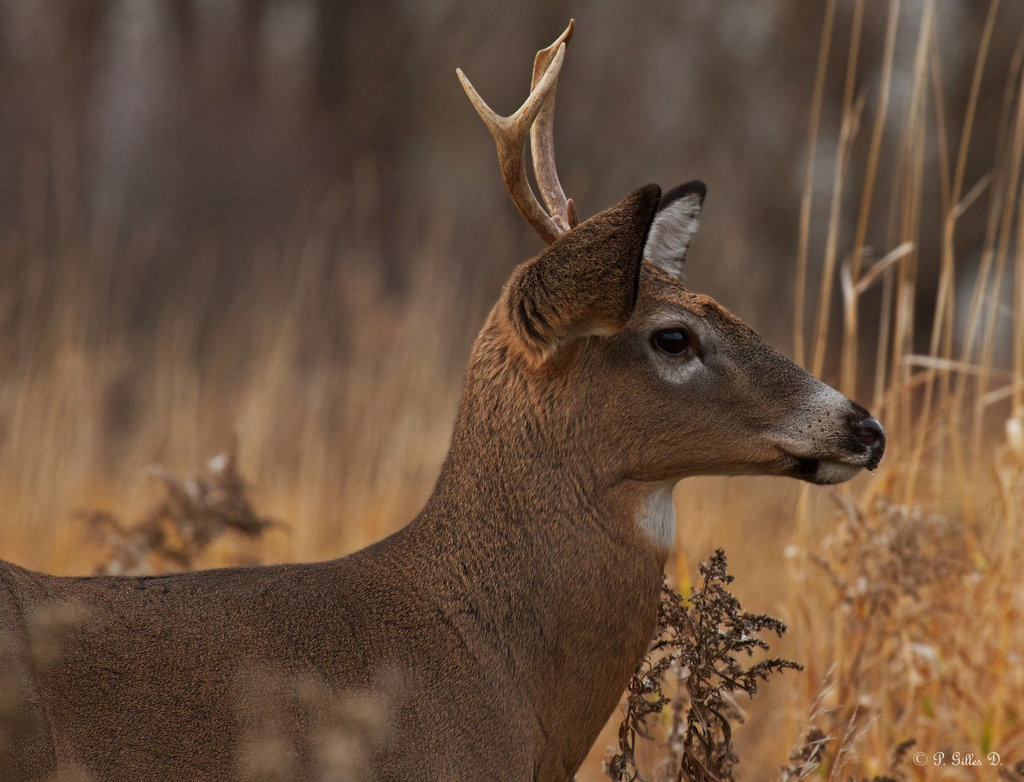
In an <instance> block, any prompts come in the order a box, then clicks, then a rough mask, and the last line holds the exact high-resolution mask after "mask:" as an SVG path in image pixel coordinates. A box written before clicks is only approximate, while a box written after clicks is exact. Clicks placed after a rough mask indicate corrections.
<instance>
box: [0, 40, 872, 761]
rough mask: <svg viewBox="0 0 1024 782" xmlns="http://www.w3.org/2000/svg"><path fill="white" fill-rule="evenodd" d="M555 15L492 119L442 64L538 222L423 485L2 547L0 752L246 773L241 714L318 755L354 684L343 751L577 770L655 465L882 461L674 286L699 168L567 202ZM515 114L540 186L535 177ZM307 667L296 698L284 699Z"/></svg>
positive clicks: (640, 646)
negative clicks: (79, 567)
mask: <svg viewBox="0 0 1024 782" xmlns="http://www.w3.org/2000/svg"><path fill="white" fill-rule="evenodd" d="M571 31H572V26H571V25H570V28H569V29H568V30H566V32H565V33H564V34H563V35H562V36H561V37H560V38H559V39H558V41H556V42H555V44H553V45H552V46H551V47H549V48H548V49H545V50H543V51H541V52H540V53H538V56H537V61H536V65H535V71H534V79H533V81H534V90H533V92H532V94H531V96H530V98H529V99H528V100H527V102H526V103H525V104H524V106H523V107H522V109H520V111H519V112H518V113H517V114H516V115H514V116H513V117H511V118H502V117H498V116H496V115H495V114H494V113H493V112H491V111H490V109H488V108H487V107H486V105H485V104H484V103H483V101H482V100H481V99H480V98H479V96H478V95H477V94H476V92H475V90H473V88H472V87H471V86H470V85H469V82H468V81H467V80H466V79H465V77H464V76H462V74H461V72H460V77H461V78H462V81H463V85H464V86H465V88H466V91H467V93H468V94H469V96H470V98H471V99H472V101H473V105H474V106H475V107H476V109H477V111H478V112H479V113H480V114H481V116H482V117H483V118H484V119H485V121H486V122H487V125H488V127H489V128H490V129H491V132H492V134H493V135H494V137H495V139H496V142H497V145H498V151H499V159H500V161H501V168H502V173H503V175H504V178H505V182H506V184H507V185H508V187H509V190H510V191H511V193H512V196H513V199H514V201H515V203H516V206H517V207H518V208H519V209H520V211H521V212H522V213H523V214H524V215H525V216H526V217H527V219H528V220H529V222H530V224H531V225H533V227H534V228H535V229H536V230H537V231H538V233H540V235H541V236H542V237H543V238H544V239H545V240H546V241H548V242H549V243H550V247H548V248H547V249H545V250H544V251H543V252H542V253H541V254H540V255H538V256H537V257H536V258H534V259H532V260H530V261H527V262H525V263H523V264H522V265H520V266H519V267H518V268H517V269H516V270H515V272H514V273H513V275H512V277H511V279H510V280H509V281H508V283H507V284H506V286H505V288H504V290H503V291H502V293H501V296H500V298H499V299H498V302H497V304H496V305H495V306H494V308H493V310H492V311H491V313H490V315H489V317H488V318H487V321H486V323H485V324H484V326H483V330H482V331H481V332H480V335H479V337H478V338H477V340H476V344H475V346H474V348H473V351H472V356H471V358H470V362H469V368H468V370H467V373H466V381H465V391H464V393H463V396H462V401H461V404H460V406H459V411H458V416H457V418H456V421H455V429H454V433H453V435H452V440H451V447H450V450H449V452H448V456H447V458H446V459H445V461H444V465H443V467H442V469H441V475H440V477H439V478H438V481H437V485H436V488H435V489H434V492H433V495H432V496H431V498H430V499H429V501H428V502H427V504H426V506H425V507H424V508H423V510H422V512H421V513H420V514H419V515H418V516H417V517H416V518H415V519H414V520H413V521H412V522H411V523H409V525H408V526H406V527H405V528H403V529H401V530H400V531H398V532H396V533H395V534H394V535H392V536H391V537H389V538H387V539H386V540H382V541H380V542H379V543H376V544H374V545H372V546H370V547H369V548H367V549H364V550H362V551H359V552H357V553H355V554H352V555H351V556H348V557H345V558H344V559H339V560H334V561H331V562H319V563H313V564H293V565H279V566H273V567H254V568H236V569H226V570H212V571H205V572H197V573H186V574H182V575H173V576H162V577H150V578H113V577H98V578H57V577H53V576H48V575H42V574H38V573H32V572H28V571H25V570H22V569H20V568H18V567H16V566H14V565H9V564H6V563H2V564H0V654H3V660H2V666H3V667H2V669H0V681H2V685H0V690H2V692H0V701H2V703H0V713H7V714H16V715H17V718H16V719H9V720H7V721H6V722H4V726H5V727H6V729H7V730H6V735H4V736H2V737H0V753H2V759H0V777H2V778H3V779H5V780H22V779H26V780H28V779H31V780H37V779H38V780H41V779H49V778H51V777H53V776H55V775H56V774H58V773H67V772H68V771H69V770H76V771H78V772H81V773H83V774H84V776H85V778H88V779H95V780H119V781H120V780H190V781H194V780H226V779H234V778H240V777H244V776H245V775H246V774H247V773H249V772H247V771H246V770H245V769H246V768H249V769H250V771H251V768H250V767H251V759H249V760H246V758H245V757H243V755H244V753H243V745H244V744H245V741H246V735H247V733H246V730H247V729H248V728H247V726H250V727H251V719H250V717H251V715H252V713H253V712H254V711H255V712H260V713H264V712H274V711H275V710H278V709H280V710H282V711H281V714H279V715H278V717H280V718H281V720H280V730H279V733H277V734H275V735H276V739H275V741H277V743H276V744H275V745H274V747H275V748H276V749H275V750H274V751H278V750H279V751H281V752H285V753H291V756H292V757H293V759H294V760H295V762H296V765H294V766H293V767H292V771H291V772H290V775H291V776H290V778H297V777H304V776H313V774H312V772H309V771H303V770H302V769H308V768H309V765H308V763H306V761H307V760H308V758H306V759H305V760H303V758H305V755H304V754H303V753H307V754H308V752H309V751H310V750H309V748H308V743H304V742H307V737H308V736H309V735H313V734H317V732H318V731H320V732H321V733H320V734H317V735H326V734H323V732H322V729H323V727H324V726H325V725H328V724H329V723H330V722H331V720H332V719H335V718H336V714H337V708H336V706H337V703H338V702H340V701H344V700H345V699H347V698H350V697H353V696H354V695H360V694H362V695H365V694H367V693H369V694H380V695H382V699H381V700H380V701H379V702H378V706H379V708H380V709H381V711H380V714H381V718H382V721H383V723H384V726H385V727H384V729H383V731H382V732H381V733H379V734H374V737H373V740H372V741H368V742H367V743H366V745H365V746H363V748H362V751H363V752H364V753H365V755H364V757H363V759H364V760H365V776H360V777H359V778H373V779H388V780H399V779H401V780H428V779H441V780H485V779H501V780H538V779H539V780H563V779H569V778H571V777H572V775H573V773H574V772H575V770H576V769H577V768H578V766H579V765H580V763H581V762H582V760H583V758H584V757H585V755H586V753H587V751H588V749H589V747H590V746H591V744H592V743H593V741H594V740H595V738H596V737H597V735H598V732H599V730H600V729H601V726H602V725H603V724H604V723H605V721H606V720H607V718H608V716H609V714H610V713H611V712H612V710H613V709H614V707H615V705H616V703H617V701H618V699H619V696H620V694H621V693H622V691H623V689H624V687H625V685H626V683H627V681H628V678H629V676H630V674H631V673H632V672H633V670H634V668H635V667H636V665H637V663H638V662H639V660H640V658H641V656H642V655H643V654H644V651H645V649H646V648H647V645H648V642H649V641H650V639H651V634H652V631H653V629H654V624H655V617H656V611H657V606H658V599H659V590H660V587H661V574H662V568H663V565H664V563H665V559H666V555H667V552H668V549H669V547H670V546H671V544H672V542H673V538H674V534H675V532H674V527H675V519H674V512H673V506H672V494H671V493H672V487H673V485H674V484H675V483H676V482H677V481H679V480H680V479H681V478H685V477H687V476H690V475H697V474H708V473H715V474H729V475H732V474H740V473H754V474H770V475H786V476H791V477H795V478H800V479H802V480H806V481H811V482H814V483H836V482H839V481H844V480H846V479H848V478H850V477H852V476H853V475H855V474H857V473H858V472H859V471H860V470H861V469H862V468H867V469H872V468H874V467H875V466H876V465H877V464H878V461H879V459H881V456H882V451H883V448H884V442H885V439H884V435H883V433H882V429H881V427H880V426H879V424H878V422H877V421H875V419H873V418H871V417H870V416H869V415H868V413H867V412H866V411H865V410H864V409H863V408H861V407H858V406H857V405H855V404H854V403H852V402H851V401H850V400H849V399H847V398H846V397H844V396H843V395H842V394H840V393H838V392H837V391H834V390H832V389H831V388H829V387H828V386H826V385H825V384H824V383H821V382H819V381H818V380H815V379H814V378H812V377H811V376H809V375H808V374H807V373H806V372H804V371H803V370H802V369H800V368H799V367H797V366H795V365H794V364H793V363H791V362H790V361H788V360H787V359H786V358H784V357H783V356H781V355H780V354H778V353H776V352H775V351H774V350H772V349H771V348H770V347H768V346H767V345H766V344H765V343H764V342H762V341H761V340H760V339H759V338H758V336H757V335H756V334H755V333H754V332H753V331H752V330H751V329H750V328H748V327H747V326H746V325H745V324H744V323H743V322H742V321H740V320H739V319H737V318H736V317H734V316H733V315H731V314H730V313H729V312H727V311H726V310H725V309H723V308H722V307H721V306H720V305H718V304H717V303H716V302H714V301H713V300H711V299H710V298H708V297H706V296H702V295H699V294H695V293H691V292H689V291H687V290H685V289H684V288H683V286H682V285H681V284H680V282H679V271H680V266H681V264H682V262H683V259H684V257H685V255H686V250H687V247H688V245H689V244H690V239H691V237H692V236H693V234H694V231H695V230H696V227H697V219H698V215H699V213H700V210H701V205H702V203H703V200H704V193H705V190H704V186H703V185H702V184H700V183H698V182H690V183H687V184H685V185H682V186H681V187H677V188H675V189H673V190H670V191H668V192H667V193H664V194H663V193H662V192H661V190H660V189H659V188H658V187H656V186H654V185H649V186H647V187H644V188H641V189H640V190H637V191H636V192H634V193H632V194H630V195H628V196H627V197H626V198H624V199H623V200H622V201H621V202H620V203H619V204H617V205H615V206H613V207H611V208H610V209H607V210H606V211H604V212H601V213H600V214H598V215H596V216H594V217H592V218H590V219H589V220H586V221H585V222H578V220H577V218H576V214H575V208H574V207H573V204H572V201H570V200H569V199H567V198H566V197H565V195H564V194H563V192H562V188H561V186H560V185H559V183H558V178H557V176H556V175H555V168H554V158H553V146H552V131H551V122H552V109H553V101H554V90H555V84H556V80H557V78H558V73H559V68H560V67H561V64H562V59H563V57H564V53H565V43H566V41H567V40H568V38H569V35H570V33H571ZM531 128H532V140H531V146H532V150H533V161H534V162H533V165H534V168H535V174H536V179H537V182H538V185H539V189H540V195H541V199H542V200H543V202H544V204H545V205H546V209H545V208H544V207H542V206H541V205H540V204H539V203H538V201H537V199H536V198H535V197H534V195H533V192H532V190H531V188H530V185H529V183H528V181H527V178H526V168H525V161H524V147H525V143H526V136H527V133H528V132H530V129H531ZM577 223H578V224H577ZM54 616H56V617H58V618H60V617H65V618H67V621H62V622H58V623H57V624H59V625H60V626H61V628H62V629H63V632H62V634H61V637H60V638H59V639H58V640H59V642H55V641H54V639H53V637H51V636H52V635H53V633H49V634H48V633H47V632H45V629H46V627H48V626H49V627H51V628H52V625H53V624H54V623H53V621H50V622H49V624H47V618H48V617H49V618H51V619H52V617H54ZM40 628H43V629H40ZM44 646H45V647H46V648H45V649H44V648H41V647H44ZM298 692H303V693H307V694H308V693H310V692H312V693H315V697H303V698H302V699H300V700H301V702H298V701H295V700H294V699H293V700H288V698H287V697H284V698H283V699H284V700H285V701H287V702H286V703H283V704H279V703H277V702H276V701H275V700H274V699H275V698H277V699H281V698H282V697H283V696H282V693H284V695H285V696H288V694H289V693H291V694H294V693H298ZM297 697H298V696H296V698H297ZM12 704H13V705H12ZM4 709H6V710H7V711H6V712H3V710H4ZM281 715H284V716H281ZM325 740H327V739H325ZM303 747H305V749H303ZM339 751H343V748H342V749H339ZM303 763H306V765H303ZM247 764H248V765H247ZM296 769H298V770H296ZM255 776H258V775H255ZM286 776H287V775H286ZM260 778H270V777H260ZM273 778H278V777H273ZM317 778H321V777H317Z"/></svg>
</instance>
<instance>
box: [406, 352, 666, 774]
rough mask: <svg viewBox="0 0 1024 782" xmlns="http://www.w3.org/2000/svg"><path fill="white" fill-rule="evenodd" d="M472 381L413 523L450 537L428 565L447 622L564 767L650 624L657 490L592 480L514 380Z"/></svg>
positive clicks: (610, 702) (618, 688)
mask: <svg viewBox="0 0 1024 782" xmlns="http://www.w3.org/2000/svg"><path fill="white" fill-rule="evenodd" d="M473 382H474V378H473V377H472V372H471V376H470V378H469V381H468V383H469V386H470V387H467V392H466V395H465V396H464V398H463V404H462V406H461V409H460V415H459V418H458V420H457V423H456V429H455V433H454V435H453V440H452V447H451V450H450V452H449V454H448V458H447V459H446V462H445V465H444V467H443V469H442V474H441V477H440V478H439V480H438V484H437V486H436V488H435V492H434V494H433V496H432V497H431V499H430V501H429V502H428V504H427V506H426V507H425V508H424V511H423V513H422V514H421V516H420V517H419V518H418V520H417V525H418V526H421V527H423V528H424V529H426V530H427V531H428V533H429V534H428V535H425V536H424V539H428V538H433V539H443V540H446V541H450V542H451V545H450V546H449V547H448V548H447V549H446V550H445V551H444V552H436V554H437V557H438V558H437V560H436V563H437V565H436V566H437V567H438V568H439V569H440V570H443V571H444V572H443V573H442V574H440V575H439V578H440V579H441V580H442V581H445V582H446V587H447V589H446V590H445V591H446V593H447V594H448V595H450V598H451V599H452V600H453V601H454V605H453V606H452V607H451V611H450V612H449V614H450V615H451V616H452V617H453V621H455V622H456V623H459V624H462V625H464V626H462V627H460V630H461V631H462V633H463V635H464V636H465V637H467V638H473V639H475V640H474V642H475V643H479V644H480V645H481V646H483V647H484V648H483V649H482V650H480V651H478V655H477V656H478V657H480V658H481V659H490V660H491V661H492V663H493V665H494V666H495V667H496V668H497V669H499V670H503V671H505V672H506V673H507V674H508V678H509V681H510V682H512V685H513V686H515V687H520V688H521V689H522V699H523V701H524V702H525V703H526V704H527V705H528V708H530V709H532V712H533V716H534V718H535V720H536V730H537V735H538V736H539V739H538V741H539V744H540V745H542V746H543V747H544V750H543V753H542V754H544V753H546V755H548V756H549V757H548V760H547V761H545V762H548V761H550V762H551V763H554V765H555V766H560V765H563V764H569V765H568V766H567V767H569V768H571V767H573V766H572V764H573V763H578V762H580V761H582V757H583V755H585V753H586V750H587V748H589V746H590V744H591V743H592V742H593V740H594V739H595V738H596V736H597V733H598V732H599V731H600V728H601V726H602V725H603V724H604V721H605V720H606V719H607V717H608V714H609V713H610V712H611V711H612V710H613V709H614V707H615V704H616V702H617V700H618V697H619V695H620V694H621V692H622V691H623V689H624V687H625V685H626V683H627V682H628V679H629V676H630V674H631V673H632V672H633V670H634V669H635V667H636V665H637V663H638V662H639V660H640V658H641V656H642V655H643V653H644V651H645V650H646V648H647V645H648V644H649V642H650V639H651V636H652V633H653V631H654V626H655V620H656V615H657V605H658V596H659V593H660V586H661V573H662V569H663V567H664V563H665V558H666V555H667V548H666V547H665V546H663V545H661V544H660V543H658V542H657V541H655V540H654V539H653V538H652V536H651V534H650V531H649V530H645V529H644V526H643V525H644V523H645V521H646V520H649V518H651V517H657V519H658V522H659V523H660V524H661V525H662V526H663V527H664V525H665V524H667V523H668V519H667V518H665V516H666V510H665V507H664V504H665V502H666V497H667V498H668V499H667V502H668V504H669V511H668V512H670V506H671V498H670V493H667V491H666V490H665V488H664V487H652V486H649V485H641V484H637V483H631V482H627V481H622V482H609V481H606V480H603V479H602V478H601V477H600V476H599V474H598V471H596V470H594V469H593V468H592V466H589V465H587V464H586V458H585V455H583V454H581V453H579V452H567V451H562V450H559V446H558V445H557V443H573V442H578V438H570V437H562V436H556V437H553V438H552V437H548V436H547V435H546V433H545V429H544V425H545V423H544V422H542V421H540V420H538V418H537V416H536V415H535V412H536V407H535V406H532V405H530V404H525V403H524V402H525V399H524V398H523V397H522V394H523V393H525V390H524V389H523V388H522V387H517V384H516V382H515V378H506V381H505V382H504V383H503V384H502V386H501V387H502V390H503V392H502V393H501V394H485V393H481V392H480V391H479V389H473V388H472V385H473ZM556 434H558V433H556ZM652 506H653V507H655V508H656V510H654V511H652ZM662 534H663V535H664V530H662ZM461 601H465V602H466V603H468V604H469V605H468V606H462V605H459V603H460V602H461ZM467 608H468V609H469V610H465V609H467ZM580 753H582V754H580ZM577 756H578V757H577Z"/></svg>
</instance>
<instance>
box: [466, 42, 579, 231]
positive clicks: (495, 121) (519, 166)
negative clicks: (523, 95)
mask: <svg viewBox="0 0 1024 782" xmlns="http://www.w3.org/2000/svg"><path fill="white" fill-rule="evenodd" d="M564 59H565V43H564V42H563V43H561V44H559V46H558V48H557V49H556V50H555V53H554V56H553V57H552V58H551V64H550V65H549V66H548V68H547V70H546V71H545V73H544V75H543V76H542V77H541V78H540V80H539V81H538V82H537V83H536V86H535V87H534V88H533V89H532V90H531V91H530V97H528V98H527V99H526V102H525V103H523V105H522V106H520V107H519V109H518V111H516V112H515V114H512V115H511V116H508V117H502V116H501V115H499V114H496V113H495V112H494V111H493V110H492V109H491V107H490V106H488V105H487V104H486V103H485V102H484V100H483V98H481V97H480V94H479V93H478V92H477V91H476V89H475V88H474V87H473V85H472V84H470V81H469V79H468V78H466V74H464V73H463V72H462V69H461V68H456V70H455V72H456V73H457V74H458V77H459V81H461V82H462V88H463V89H464V90H465V91H466V95H467V97H469V101H470V103H472V104H473V108H475V109H476V113H477V114H479V115H480V119H482V120H483V121H484V125H486V126H487V130H489V131H490V133H491V136H492V137H493V138H494V145H495V147H497V150H498V163H499V165H500V166H501V176H502V179H504V180H505V188H506V189H507V190H508V192H509V195H510V196H512V202H513V203H514V204H515V205H516V208H518V209H519V213H520V214H521V215H522V216H523V217H524V218H525V219H526V221H527V222H528V223H529V224H530V225H532V226H533V228H534V230H535V231H537V233H538V234H540V237H541V238H542V239H543V240H544V241H545V242H547V243H548V244H551V243H552V242H553V241H555V239H557V238H558V237H559V236H561V235H562V234H563V233H565V231H566V230H567V229H566V228H565V227H563V226H562V225H561V221H559V222H555V221H554V220H552V218H551V217H550V216H549V215H548V214H547V212H545V211H544V208H543V207H542V206H541V205H540V202H538V201H537V196H536V195H534V193H533V188H531V187H530V181H529V179H528V178H527V175H526V139H527V137H528V136H529V135H530V127H531V126H532V125H533V123H534V121H535V120H536V119H537V114H538V113H539V112H540V110H541V109H542V108H543V107H544V104H545V102H546V101H547V99H548V97H549V96H550V95H551V94H553V93H554V89H555V86H556V85H557V83H558V74H559V71H561V69H562V61H563V60H564Z"/></svg>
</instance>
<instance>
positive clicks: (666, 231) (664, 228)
mask: <svg viewBox="0 0 1024 782" xmlns="http://www.w3.org/2000/svg"><path fill="white" fill-rule="evenodd" d="M707 192H708V189H707V188H706V187H705V186H704V183H703V182H698V181H696V180H694V181H693V182H687V183H686V184H684V185H680V186H679V187H677V188H674V189H672V190H669V191H668V192H667V193H665V195H664V196H663V197H662V199H661V203H660V204H658V213H657V214H656V215H655V217H654V222H653V223H652V224H651V232H650V234H648V236H647V246H646V247H644V258H646V259H647V260H649V261H650V262H651V263H653V264H656V265H658V266H660V267H661V268H662V269H664V270H665V271H666V272H668V273H669V274H671V275H672V276H673V277H675V278H677V279H678V278H679V277H681V276H682V273H683V261H685V260H686V250H687V249H688V248H689V246H690V240H691V239H693V235H694V234H695V233H697V222H698V220H699V218H700V210H701V207H702V206H703V205H704V196H705V195H707Z"/></svg>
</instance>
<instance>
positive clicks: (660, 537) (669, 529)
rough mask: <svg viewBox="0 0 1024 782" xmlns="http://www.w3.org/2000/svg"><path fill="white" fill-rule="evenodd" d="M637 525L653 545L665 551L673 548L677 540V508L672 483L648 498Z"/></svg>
mask: <svg viewBox="0 0 1024 782" xmlns="http://www.w3.org/2000/svg"><path fill="white" fill-rule="evenodd" d="M637 524H639V525H640V529H642V530H643V531H644V534H645V535H646V536H647V537H648V539H649V540H650V541H651V542H652V543H654V544H655V545H657V546H661V547H662V548H665V549H668V548H672V544H673V543H675V539H676V506H675V503H673V502H672V484H671V483H666V484H663V485H661V486H659V487H658V488H657V489H655V490H654V492H653V493H652V494H651V495H650V496H649V497H648V498H647V504H646V505H645V506H644V509H643V510H642V511H641V512H640V516H639V518H637Z"/></svg>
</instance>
